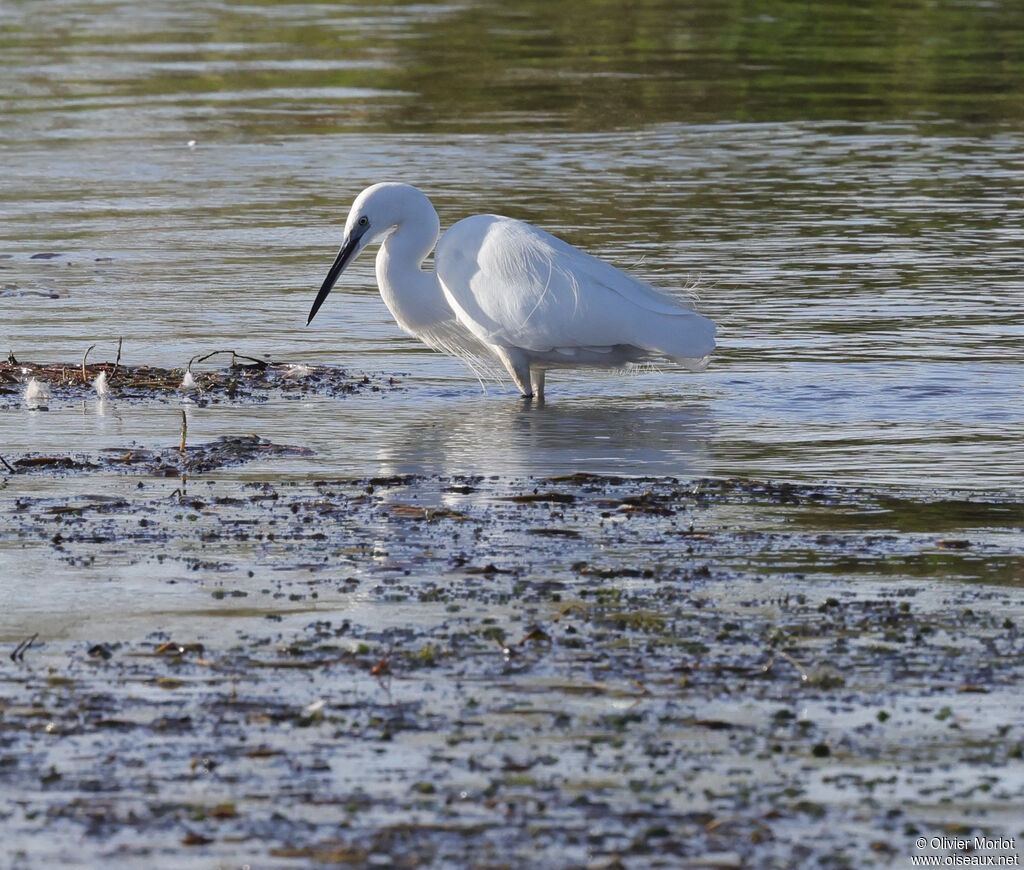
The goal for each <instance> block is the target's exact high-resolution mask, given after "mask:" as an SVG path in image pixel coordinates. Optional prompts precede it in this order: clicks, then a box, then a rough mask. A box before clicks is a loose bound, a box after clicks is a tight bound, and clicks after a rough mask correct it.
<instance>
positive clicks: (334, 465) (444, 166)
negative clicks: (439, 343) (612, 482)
mask: <svg viewBox="0 0 1024 870" xmlns="http://www.w3.org/2000/svg"><path fill="white" fill-rule="evenodd" d="M61 8H62V9H63V14H62V15H59V16H57V19H56V21H57V23H56V26H54V24H53V17H52V15H51V13H50V12H46V13H45V14H44V13H43V12H42V10H41V9H40V8H39V7H37V6H35V5H32V4H9V5H8V8H7V10H6V11H5V17H6V19H7V22H6V30H5V31H4V33H3V34H2V35H0V49H2V50H0V58H2V60H0V80H2V82H3V84H4V87H3V88H2V89H0V93H2V96H0V111H2V112H3V116H4V132H3V162H4V166H5V171H4V173H3V176H2V178H0V209H2V211H3V221H2V222H0V255H3V256H5V257H6V259H3V260H0V287H2V288H3V299H2V304H3V309H4V330H3V332H4V337H5V338H6V339H7V342H6V344H7V347H8V348H9V349H10V350H13V351H14V352H15V353H16V354H17V356H18V357H19V358H21V359H29V360H36V361H47V362H52V361H57V360H67V361H69V362H75V361H78V360H80V359H81V356H82V354H83V353H84V350H85V348H86V347H88V346H89V345H91V344H93V343H98V345H97V348H96V350H95V351H94V352H93V355H92V357H91V359H93V360H96V359H101V360H102V359H112V358H113V356H114V354H115V352H116V350H115V348H116V341H117V339H118V337H122V336H123V338H124V342H125V344H124V361H125V362H127V363H131V364H140V363H154V364H161V365H184V363H185V362H186V361H187V360H188V358H189V357H190V356H192V355H193V354H194V353H198V352H201V351H207V350H211V349H216V348H219V347H233V348H235V349H237V350H239V351H240V352H243V353H250V354H256V355H259V354H271V355H273V356H275V357H277V358H284V359H287V360H290V361H298V362H301V361H305V362H330V363H336V364H341V365H344V366H347V367H354V368H356V369H366V370H370V371H381V372H386V373H388V374H394V373H406V374H407V375H408V376H407V377H406V378H405V379H404V380H405V385H406V387H407V389H406V390H404V391H403V392H402V393H401V394H399V395H393V396H389V397H388V398H387V399H386V402H387V407H386V411H384V412H383V413H380V412H379V411H380V410H382V409H380V408H379V407H378V403H377V402H375V401H371V400H366V401H357V402H351V403H338V402H323V403H321V402H317V403H311V404H306V405H302V406H301V407H299V408H297V407H296V406H295V405H294V404H293V403H290V402H288V403H285V402H275V403H271V404H268V405H263V406H257V407H246V408H238V409H234V410H233V411H231V412H230V413H225V412H223V411H222V410H218V411H217V412H216V413H207V412H205V411H204V410H202V409H193V410H191V411H190V413H191V414H192V416H193V419H192V420H191V422H190V427H191V431H192V432H194V433H195V437H197V438H205V437H213V436H215V435H219V434H224V433H237V432H247V431H257V432H260V433H261V434H264V435H268V436H271V437H275V438H284V439H285V440H292V441H294V440H296V437H298V440H300V441H302V443H308V444H310V445H311V446H314V447H315V448H316V449H317V451H318V455H317V458H316V459H315V460H314V462H313V465H314V466H315V467H316V468H322V467H325V466H329V467H330V468H331V469H333V470H336V471H344V472H346V473H348V472H351V473H356V474H364V473H365V474H372V473H378V472H379V471H382V470H386V471H389V472H390V471H392V470H393V471H405V470H417V471H418V470H425V471H430V472H436V473H450V472H453V471H475V470H479V469H481V467H483V466H485V470H486V471H488V472H493V473H515V474H522V473H527V474H528V473H548V472H558V471H561V470H571V469H574V468H577V467H585V468H588V469H590V470H595V471H600V470H615V471H617V472H620V473H672V474H681V475H685V474H702V475H745V476H753V477H772V478H788V479H796V480H811V479H822V478H825V479H830V480H834V481H839V482H846V483H857V484H861V483H869V484H882V485H895V486H898V487H915V488H926V489H927V488H939V489H1001V490H1012V489H1014V488H1017V487H1019V482H1020V480H1022V479H1024V434H1022V433H1024V396H1022V389H1021V384H1024V351H1022V346H1024V314H1022V310H1021V300H1022V299H1024V279H1022V277H1021V270H1020V250H1021V248H1022V243H1024V218H1022V216H1021V211H1020V209H1019V207H1018V204H1019V201H1020V195H1021V192H1022V189H1024V163H1022V161H1021V158H1020V154H1021V153H1024V124H1022V120H1021V112H1020V100H1019V95H1020V93H1021V85H1020V81H1022V80H1024V78H1022V77H1021V76H1020V75H1017V76H1015V75H1014V73H1015V71H1018V72H1019V71H1020V67H1021V66H1022V62H1021V61H1020V59H1019V58H1020V57H1021V56H1022V55H1021V53H1020V52H1018V53H1017V54H1016V55H1014V53H1013V49H1015V48H1017V47H1020V46H1021V44H1022V42H1024V39H1022V30H1021V23H1022V22H1021V16H1020V13H1017V12H1010V11H1006V10H1004V11H1003V12H1001V13H997V12H995V11H992V10H985V9H982V8H981V7H977V8H975V7H970V6H963V7H961V6H957V7H950V8H945V7H943V8H942V9H940V10H937V11H935V10H933V12H931V13H929V16H928V20H927V23H926V25H925V24H923V23H922V22H921V21H919V20H918V19H919V17H920V16H917V15H916V14H915V13H914V12H913V11H912V10H904V11H903V12H891V11H888V7H883V6H881V5H879V6H878V8H877V9H876V10H875V11H876V12H877V13H878V15H879V16H881V17H883V18H885V19H886V20H887V21H889V20H890V18H891V19H892V21H890V23H895V24H904V25H908V26H909V25H913V26H921V27H924V30H922V31H921V32H920V33H919V34H918V35H917V36H916V37H911V36H909V35H904V36H903V37H899V36H883V31H885V28H883V27H881V26H880V25H879V24H878V23H877V22H874V23H873V22H872V21H871V20H869V19H867V18H865V19H861V18H860V17H859V16H857V15H853V14H852V13H849V12H848V11H844V10H842V9H839V8H838V7H836V8H831V7H822V11H821V13H820V14H821V15H822V16H823V21H822V22H819V23H827V24H828V27H823V28H822V30H821V32H820V33H819V32H817V31H816V30H814V29H813V28H812V29H811V30H808V27H810V25H811V24H813V23H814V22H811V21H808V20H806V19H805V18H804V17H803V16H804V15H806V14H807V13H806V11H802V10H801V9H799V8H796V6H795V5H792V4H785V3H783V4H777V5H776V7H773V9H772V11H771V14H765V15H762V16H760V17H759V18H749V17H745V16H744V15H742V14H741V13H740V12H739V11H737V10H736V9H733V8H731V7H729V8H726V9H720V8H719V6H718V4H709V5H708V6H707V7H700V6H698V7H696V8H695V9H694V10H692V11H690V12H679V11H676V10H674V9H673V8H672V4H662V3H642V4H639V5H638V6H637V7H636V8H635V9H632V10H630V11H629V12H627V13H626V14H625V15H624V16H623V15H621V14H620V13H618V12H616V13H614V14H613V13H612V12H611V11H608V10H602V11H601V12H599V13H597V14H594V15H591V14H590V13H588V15H587V16H584V18H585V19H586V21H587V24H586V25H585V26H582V25H581V26H580V27H571V26H570V17H566V16H569V12H568V11H565V10H563V11H561V12H555V11H554V10H550V9H548V7H547V6H545V7H544V8H543V15H539V17H538V15H537V14H534V13H538V12H539V7H537V9H535V8H534V7H533V6H531V5H530V4H524V5H522V6H521V7H517V9H516V10H513V11H504V12H503V11H500V10H498V9H496V8H494V7H492V6H491V5H490V4H486V3H482V4H473V3H470V4H461V3H460V4H452V5H447V6H446V5H436V6H414V7H408V6H401V5H394V6H391V5H389V6H384V7H381V6H374V7H367V8H352V7H332V6H323V5H316V4H304V3H291V4H251V5H247V6H245V7H238V6H235V5H232V4H206V3H185V4H176V5H175V6H174V8H173V10H169V9H166V8H164V6H163V4H142V5H141V6H140V5H133V6H132V7H131V10H130V11H131V14H130V15H129V14H128V11H129V10H128V7H124V6H121V5H119V4H108V3H64V4H61ZM567 8H568V9H575V11H576V12H577V13H579V11H580V9H579V8H576V7H575V6H573V4H568V5H567ZM531 16H532V17H531ZM551 16H554V17H551ZM666 23H667V24H668V25H671V26H667V27H666ZM545 33H546V34H547V35H546V36H545V35H544V34H545ZM954 35H955V36H956V39H955V40H954V39H953V37H954ZM733 36H735V37H737V39H738V40H739V41H738V42H737V40H734V39H731V37H733ZM901 40H906V41H907V45H902V42H901ZM890 42H893V44H889V43H890ZM453 46H454V47H455V48H453ZM794 46H799V47H800V50H799V51H793V50H792V49H793V48H794ZM787 48H788V49H789V50H787ZM901 48H902V49H905V51H901V50H900V49H901ZM914 48H916V49H920V50H922V51H924V49H927V51H924V53H923V54H921V55H918V54H912V52H911V49H914ZM995 55H999V57H1000V58H1001V64H994V63H993V57H994V56H995ZM905 56H913V57H914V58H915V61H914V63H913V64H902V63H901V62H900V58H904V57H905ZM827 57H832V58H834V59H835V63H834V64H831V65H830V64H828V63H824V60H825V58H827ZM952 59H955V60H957V62H958V63H959V64H960V66H959V67H957V68H956V69H953V68H952V67H951V65H950V63H951V60H952ZM471 69H476V70H479V73H478V75H475V76H473V75H469V74H468V71H469V70H471ZM446 75H450V76H453V78H445V76H446ZM968 93H969V95H970V99H969V100H968V99H967V95H968ZM1015 94H1016V95H1017V97H1018V99H1017V100H1016V101H1015V100H1014V99H1013V96H1014V95H1015ZM189 143H192V144H191V145H190V144H189ZM382 178H396V179H401V180H406V181H410V182H413V183H415V184H418V185H420V186H422V187H423V188H424V189H425V190H426V191H427V192H428V193H429V194H430V195H431V196H432V197H433V199H434V201H435V204H436V205H437V207H438V210H439V212H440V214H441V217H442V222H443V224H444V225H445V226H447V225H450V224H451V223H452V222H454V221H455V220H457V219H459V218H460V217H462V216H464V215H466V214H470V213H474V212H478V211H497V212H501V213H505V214H510V215H515V216H519V217H523V218H526V219H529V220H532V221H534V222H536V223H538V224H539V225H542V226H544V227H545V228H547V229H549V230H552V231H554V232H556V233H558V234H560V235H562V236H564V237H565V238H567V239H568V240H569V241H571V242H573V243H575V244H578V245H580V246H582V247H585V248H586V249H588V250H590V251H592V252H594V253H596V254H599V255H601V256H603V257H606V258H607V259H609V260H611V261H612V262H615V263H616V264H619V265H620V266H624V267H628V268H630V269H631V271H633V272H634V273H635V274H637V275H639V276H640V277H643V278H645V279H647V280H650V281H651V282H653V283H655V284H658V285H660V286H663V287H665V288H667V289H670V290H679V289H680V288H682V287H683V286H684V285H685V284H686V283H687V282H688V281H690V280H693V279H695V278H699V279H700V285H699V292H700V296H701V300H702V303H701V304H702V307H703V309H704V310H705V311H706V312H707V313H708V314H709V315H710V316H712V317H713V318H714V319H715V320H716V321H717V322H718V323H719V326H720V343H721V348H720V350H719V351H718V352H717V353H716V355H715V357H714V359H713V362H712V365H711V367H710V368H709V370H708V371H707V372H706V373H704V374H701V375H697V376H692V375H689V374H686V373H683V372H678V371H674V370H672V371H663V372H661V373H656V374H646V375H643V376H642V377H641V376H637V377H633V376H610V377H609V376H586V377H575V376H565V375H560V374H558V373H556V374H555V375H554V376H553V377H552V378H551V379H550V380H551V382H552V383H551V386H550V390H549V401H548V404H547V406H546V407H543V408H537V407H533V408H529V407H527V408H523V407H520V403H519V401H518V400H517V399H516V398H515V396H514V395H513V394H512V392H511V390H510V387H509V386H508V385H505V386H504V387H499V388H497V389H495V388H494V387H491V388H490V391H489V393H488V394H486V395H484V394H482V393H481V389H480V386H479V385H478V384H477V383H476V381H475V380H474V379H473V377H472V376H471V374H470V373H468V372H467V371H465V370H464V369H463V368H462V367H461V366H460V364H458V363H456V362H454V361H451V360H447V359H445V358H443V357H440V356H438V355H436V354H433V353H430V352H427V351H425V350H424V349H423V348H422V347H421V346H420V345H419V344H418V343H417V342H416V341H415V340H414V339H411V338H409V337H407V336H404V335H403V334H402V333H401V332H400V331H399V330H398V328H397V327H396V326H395V325H394V323H393V322H392V321H391V319H390V316H389V315H388V312H387V311H386V309H385V308H384V306H383V304H382V302H381V301H380V299H379V297H378V296H377V294H376V290H375V286H374V281H373V276H372V258H371V257H369V256H366V257H364V258H363V260H361V261H360V262H358V263H357V264H356V266H355V267H354V268H353V269H352V270H351V272H350V273H349V274H347V275H346V277H345V279H344V281H343V282H342V286H341V287H340V288H339V289H338V290H336V291H335V294H334V295H333V296H332V298H331V299H330V301H329V303H328V305H327V306H326V308H325V309H324V310H323V312H322V313H321V314H320V315H319V317H318V318H317V320H316V321H315V322H314V323H313V325H312V326H310V327H309V328H306V327H304V325H303V324H304V320H305V315H306V312H307V311H308V308H309V304H310V302H311V299H312V295H313V294H314V293H315V290H316V288H317V287H318V286H319V283H320V281H321V280H322V278H323V275H324V274H325V273H326V269H327V267H328V266H329V265H330V262H331V259H332V257H333V253H334V251H335V248H336V245H337V244H338V241H339V232H340V226H341V224H342V222H343V221H344V217H345V214H346V211H347V207H348V204H349V203H350V201H351V199H352V197H353V196H354V195H355V193H357V192H358V191H359V190H360V189H361V188H362V187H363V186H364V185H366V184H368V183H371V182H373V181H376V180H380V179H382ZM39 253H56V254H58V256H56V257H52V258H50V259H33V258H32V257H33V255H35V254H39ZM52 297H56V298H52ZM8 401H9V402H10V405H11V407H10V408H9V409H8V410H7V411H5V412H4V413H3V414H2V415H0V436H2V441H3V443H4V445H5V448H4V449H5V450H7V451H8V452H10V453H15V454H16V453H18V452H19V451H24V450H28V449H36V450H61V449H68V446H69V445H68V435H69V434H73V436H74V441H75V443H76V444H88V445H93V446H107V445H114V444H122V443H124V441H125V440H126V439H136V440H138V441H140V442H142V443H144V444H147V445H164V444H166V443H167V442H168V439H171V440H173V438H174V437H176V431H177V429H176V426H177V418H176V415H175V413H170V412H169V410H168V409H164V408H159V409H151V408H140V407H124V406H118V405H117V403H116V401H110V402H107V403H106V406H105V407H104V408H100V407H99V406H97V405H96V404H95V403H93V404H89V403H87V404H86V406H85V407H84V408H80V407H74V408H66V407H53V408H51V410H50V412H49V413H48V414H41V413H36V414H32V413H29V412H28V411H26V410H23V409H21V408H19V407H18V402H17V397H9V398H8ZM381 401H385V400H381ZM297 418H301V425H299V426H297V425H296V420H297ZM424 432H428V433H430V434H429V437H428V438H425V437H424ZM296 470H299V469H296Z"/></svg>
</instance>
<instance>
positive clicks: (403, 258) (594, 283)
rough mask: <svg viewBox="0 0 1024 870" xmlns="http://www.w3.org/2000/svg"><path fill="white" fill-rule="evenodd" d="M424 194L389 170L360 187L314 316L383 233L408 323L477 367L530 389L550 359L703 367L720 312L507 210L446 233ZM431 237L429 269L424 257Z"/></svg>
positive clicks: (387, 275)
mask: <svg viewBox="0 0 1024 870" xmlns="http://www.w3.org/2000/svg"><path fill="white" fill-rule="evenodd" d="M440 231H441V222H440V220H439V219H438V216H437V212H436V211H435V210H434V207H433V205H431V203H430V200H429V199H427V197H426V195H425V194H423V193H422V192H421V191H419V190H417V189H416V188H415V187H411V186H410V185H408V184H397V183H394V182H384V183H381V184H374V185H373V186H371V187H368V188H366V190H364V191H363V192H362V193H360V194H359V196H357V197H356V200H355V202H354V203H353V204H352V210H351V211H350V212H349V216H348V220H347V221H346V222H345V235H344V239H343V241H342V244H341V250H340V251H339V252H338V256H337V258H336V259H335V261H334V265H333V266H331V270H330V271H329V272H328V273H327V278H326V279H325V280H324V283H323V286H322V287H321V288H320V292H319V293H317V296H316V300H315V301H314V302H313V307H312V308H311V309H310V311H309V319H308V320H307V321H306V325H307V326H308V325H309V323H310V322H312V320H313V318H314V317H315V316H316V313H317V311H319V310H320V306H321V305H323V303H324V300H325V299H326V298H327V295H328V294H329V293H330V292H331V288H332V287H334V285H335V283H336V282H337V280H338V276H339V275H341V273H342V271H343V270H344V269H345V267H346V266H347V265H348V264H349V263H351V262H352V261H353V260H354V259H355V258H356V257H358V256H359V254H360V253H361V252H362V250H363V249H364V248H365V247H367V246H368V245H371V244H373V243H374V242H380V243H381V246H380V250H379V251H378V252H377V284H378V285H379V286H380V295H381V296H382V297H383V299H384V304H385V305H387V307H388V310H389V311H390V312H391V314H392V315H393V316H394V318H395V320H396V321H398V325H399V326H400V327H402V329H404V330H405V331H406V332H408V333H409V334H411V335H414V336H416V337H417V338H419V339H420V340H422V341H423V342H425V343H426V344H427V345H429V346H430V347H433V348H435V349H437V350H440V351H442V352H444V353H449V354H452V355H454V356H458V357H460V358H462V359H463V360H465V361H466V362H467V363H468V364H469V365H470V367H471V368H473V370H474V371H475V372H478V373H479V370H480V368H481V367H484V368H486V366H487V365H488V363H493V362H494V361H495V360H497V361H499V362H500V363H501V364H502V365H503V366H504V367H505V368H506V369H507V370H508V373H509V374H510V375H511V376H512V380H513V381H514V382H515V385H516V386H517V387H518V388H519V389H520V391H522V394H523V396H524V397H525V398H531V397H532V396H533V395H534V394H535V393H536V394H537V397H538V398H543V397H544V372H545V370H547V369H552V368H577V367H589V368H594V367H607V368H615V367H622V366H625V365H626V364H627V363H637V362H645V361H649V360H653V359H657V358H659V357H667V358H669V359H672V360H675V361H676V362H678V363H681V364H682V365H684V366H686V367H687V368H690V369H700V368H703V366H704V364H705V362H706V357H707V356H708V355H709V354H710V353H711V352H712V351H713V350H714V349H715V324H714V323H713V322H712V321H710V320H709V319H708V318H706V317H703V316H701V315H700V314H698V313H697V312H696V310H695V308H694V306H693V303H691V302H690V301H689V300H681V299H675V298H673V297H671V296H669V295H667V294H665V293H662V292H661V291H659V290H656V289H655V288H654V287H652V286H650V285H649V284H645V283H644V282H642V281H638V280H637V279H636V278H632V277H630V276H629V275H627V274H625V273H624V272H620V271H619V270H618V269H616V268H614V267H613V266H610V265H608V264H607V263H605V262H603V261H602V260H599V259H597V258H596V257H592V256H590V254H585V253H584V252H583V251H580V250H578V249H577V248H574V247H572V245H569V244H567V243H566V242H563V241H562V240H561V239H558V238H556V237H555V236H552V235H550V234H549V233H546V232H544V231H543V230H540V229H537V227H534V226H531V225H530V224H527V223H523V222H522V221H519V220H514V219H512V218H507V217H500V216H498V215H492V214H481V215H474V216H473V217H468V218H465V219H464V220H461V221H459V222H458V223H456V224H455V225H454V226H452V227H451V229H449V230H448V232H446V233H445V234H444V235H443V236H441V238H440V240H438V235H439V234H440ZM435 245H436V252H435V254H434V271H429V270H426V269H424V268H423V261H424V260H425V259H426V258H427V256H428V255H429V254H430V252H431V251H432V250H434V248H435Z"/></svg>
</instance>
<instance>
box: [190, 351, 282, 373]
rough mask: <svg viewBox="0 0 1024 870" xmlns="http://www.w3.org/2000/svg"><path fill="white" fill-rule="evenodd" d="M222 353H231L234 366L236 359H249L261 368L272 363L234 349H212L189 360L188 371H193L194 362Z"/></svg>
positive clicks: (203, 360) (204, 360)
mask: <svg viewBox="0 0 1024 870" xmlns="http://www.w3.org/2000/svg"><path fill="white" fill-rule="evenodd" d="M220 353H229V354H231V365H232V367H233V366H234V365H235V360H236V359H247V360H249V362H251V363H253V364H254V365H257V366H259V367H260V368H261V369H265V368H266V367H267V366H268V365H270V363H268V362H267V361H266V360H262V359H256V357H254V356H246V355H245V354H244V353H236V352H235V351H233V350H211V351H210V352H209V353H204V354H196V355H195V356H194V357H192V359H190V360H189V361H188V369H187V371H192V363H201V362H206V361H207V360H208V359H209V358H210V357H211V356H217V354H220Z"/></svg>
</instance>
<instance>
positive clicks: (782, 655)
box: [761, 650, 807, 683]
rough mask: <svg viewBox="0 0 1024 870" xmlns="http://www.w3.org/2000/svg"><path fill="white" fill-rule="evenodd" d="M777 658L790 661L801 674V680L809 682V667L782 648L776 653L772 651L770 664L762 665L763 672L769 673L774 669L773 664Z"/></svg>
mask: <svg viewBox="0 0 1024 870" xmlns="http://www.w3.org/2000/svg"><path fill="white" fill-rule="evenodd" d="M776 658H780V659H783V660H784V661H787V662H789V663H790V664H791V665H792V666H793V667H794V668H796V670H797V673H799V674H800V682H802V683H806V682H807V669H806V668H805V667H804V666H803V665H802V664H800V662H798V661H797V660H796V659H795V658H793V656H791V655H790V654H789V653H788V652H783V651H782V650H776V651H775V652H774V653H772V657H771V658H770V659H769V660H768V664H766V665H762V666H761V673H763V674H767V673H768V671H770V670H771V669H772V665H774V664H775V659H776Z"/></svg>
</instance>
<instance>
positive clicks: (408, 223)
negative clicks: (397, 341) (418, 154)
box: [377, 202, 452, 335]
mask: <svg viewBox="0 0 1024 870" xmlns="http://www.w3.org/2000/svg"><path fill="white" fill-rule="evenodd" d="M426 205H427V207H428V208H429V213H427V212H424V213H423V214H419V215H416V216H414V217H412V218H410V219H406V220H403V221H402V222H401V223H399V224H398V225H397V226H396V227H395V229H394V230H393V231H392V232H391V233H390V234H389V235H388V237H387V238H386V239H384V243H383V244H382V245H381V246H380V250H379V251H378V252H377V284H378V285H379V287H380V295H381V297H382V298H383V299H384V304H385V305H387V307H388V310H389V311H390V312H391V313H392V314H393V315H394V318H395V320H396V321H398V325H399V326H401V327H402V329H404V330H405V331H406V332H409V333H412V334H413V335H416V334H419V333H421V332H423V331H424V330H429V329H430V328H431V327H432V326H434V325H435V324H438V323H441V322H443V321H445V320H451V319H452V310H451V308H450V307H449V306H448V303H447V302H446V301H445V298H444V293H443V292H442V290H441V284H440V282H439V281H438V279H437V275H436V273H435V272H433V271H432V270H430V271H428V270H425V269H424V268H423V261H424V260H425V259H426V258H427V256H428V255H429V254H430V252H431V251H432V250H433V249H434V245H435V244H437V236H438V233H439V232H440V228H441V223H440V221H439V220H438V217H437V212H435V211H434V208H433V206H431V205H430V203H429V202H427V203H426ZM431 218H432V219H431Z"/></svg>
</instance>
